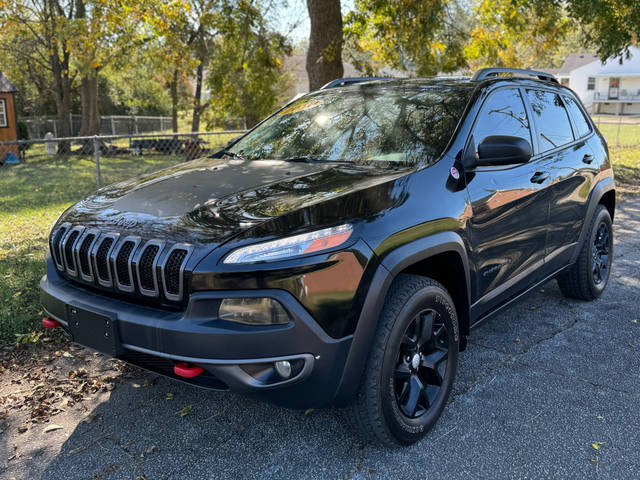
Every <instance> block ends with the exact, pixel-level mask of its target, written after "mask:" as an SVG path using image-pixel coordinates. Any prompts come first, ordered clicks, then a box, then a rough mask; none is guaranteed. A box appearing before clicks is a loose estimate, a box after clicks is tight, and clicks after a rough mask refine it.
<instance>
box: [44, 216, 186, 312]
mask: <svg viewBox="0 0 640 480" xmlns="http://www.w3.org/2000/svg"><path fill="white" fill-rule="evenodd" d="M50 247H51V252H52V255H53V260H54V262H55V264H56V268H57V269H58V270H59V271H60V272H62V273H65V274H67V275H69V276H72V277H77V278H74V280H77V281H82V283H85V284H86V283H88V284H91V285H93V286H95V287H98V288H107V289H108V290H110V291H113V290H114V289H115V290H117V291H121V292H125V293H132V294H133V293H136V292H139V293H141V294H143V295H146V296H149V297H157V298H160V297H161V294H163V295H164V297H165V299H166V300H169V301H172V302H179V301H182V300H183V291H184V287H183V285H184V278H183V277H184V266H185V264H186V262H187V260H188V257H189V254H190V253H191V250H192V247H191V246H189V245H183V244H176V245H172V246H168V247H167V248H165V243H164V242H162V241H159V240H150V241H148V242H146V243H145V242H143V241H142V240H141V239H140V238H139V237H132V236H129V237H125V238H121V237H119V236H118V235H117V234H110V233H102V232H100V231H99V230H97V229H89V230H86V231H85V229H84V227H79V226H73V227H72V226H71V225H69V224H68V223H66V224H63V225H62V226H61V227H60V228H58V230H56V231H55V232H54V233H53V234H52V236H51V239H50ZM156 267H159V269H160V275H161V277H160V276H158V277H157V276H156V275H157V274H156ZM134 272H135V273H136V275H134ZM160 278H162V282H161V283H162V285H161V286H162V288H159V286H158V281H159V279H160Z"/></svg>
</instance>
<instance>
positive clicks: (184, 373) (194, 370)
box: [173, 362, 204, 378]
mask: <svg viewBox="0 0 640 480" xmlns="http://www.w3.org/2000/svg"><path fill="white" fill-rule="evenodd" d="M202 372H204V369H203V368H202V367H199V366H197V365H189V364H188V363H186V362H183V363H176V364H175V365H174V367H173V373H175V374H176V375H180V376H181V377H185V378H192V377H197V376H198V375H200V374H201V373H202Z"/></svg>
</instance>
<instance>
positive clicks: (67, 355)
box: [62, 352, 73, 358]
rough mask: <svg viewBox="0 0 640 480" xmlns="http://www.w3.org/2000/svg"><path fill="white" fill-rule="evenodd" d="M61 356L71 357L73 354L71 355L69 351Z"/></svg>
mask: <svg viewBox="0 0 640 480" xmlns="http://www.w3.org/2000/svg"><path fill="white" fill-rule="evenodd" d="M62 356H63V357H67V358H73V355H71V354H70V353H69V352H64V353H63V354H62Z"/></svg>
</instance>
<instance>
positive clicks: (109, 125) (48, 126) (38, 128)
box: [21, 114, 246, 138]
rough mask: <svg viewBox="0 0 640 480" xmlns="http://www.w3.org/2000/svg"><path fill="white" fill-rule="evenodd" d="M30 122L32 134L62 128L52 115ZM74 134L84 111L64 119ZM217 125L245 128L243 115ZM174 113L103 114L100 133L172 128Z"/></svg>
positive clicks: (29, 119)
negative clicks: (241, 117) (170, 115)
mask: <svg viewBox="0 0 640 480" xmlns="http://www.w3.org/2000/svg"><path fill="white" fill-rule="evenodd" d="M21 120H23V121H24V122H25V124H26V125H27V129H28V130H29V138H44V136H45V135H46V134H47V133H49V132H50V133H52V134H53V136H54V137H57V136H58V135H59V132H60V131H61V128H60V120H58V119H57V118H56V117H52V116H42V117H21ZM65 123H67V124H68V126H69V128H70V131H71V136H72V137H74V136H77V135H78V134H79V132H80V127H81V125H82V115H75V114H72V115H69V119H68V120H67V121H65ZM217 127H218V128H222V129H225V130H239V129H246V122H245V121H244V119H236V118H226V119H224V120H223V121H222V122H221V123H220V124H219V125H217ZM171 129H172V123H171V117H166V116H149V115H103V116H101V117H100V135H141V134H148V133H163V132H171Z"/></svg>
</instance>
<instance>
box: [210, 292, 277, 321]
mask: <svg viewBox="0 0 640 480" xmlns="http://www.w3.org/2000/svg"><path fill="white" fill-rule="evenodd" d="M218 317H219V318H221V319H222V320H227V321H229V322H236V323H243V324H245V325H282V324H285V323H287V322H288V321H289V315H287V312H286V311H285V309H284V308H283V307H282V305H280V302H278V301H277V300H274V299H272V298H225V299H224V300H222V303H220V309H219V311H218Z"/></svg>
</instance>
